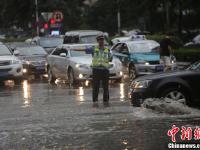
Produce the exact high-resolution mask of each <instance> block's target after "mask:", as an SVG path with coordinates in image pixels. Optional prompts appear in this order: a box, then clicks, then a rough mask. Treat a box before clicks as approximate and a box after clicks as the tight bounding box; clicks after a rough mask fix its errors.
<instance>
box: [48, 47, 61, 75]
mask: <svg viewBox="0 0 200 150" xmlns="http://www.w3.org/2000/svg"><path fill="white" fill-rule="evenodd" d="M61 52H62V51H61V48H56V49H55V50H54V52H53V53H52V54H51V56H50V59H49V61H50V67H51V70H52V73H53V75H54V76H55V77H56V78H60V77H61V76H62V75H61V68H60V66H59V65H60V54H61Z"/></svg>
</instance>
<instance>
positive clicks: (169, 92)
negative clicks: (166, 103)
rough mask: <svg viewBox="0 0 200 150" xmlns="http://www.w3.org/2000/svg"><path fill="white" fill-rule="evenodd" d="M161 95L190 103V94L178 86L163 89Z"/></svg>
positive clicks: (183, 102)
mask: <svg viewBox="0 0 200 150" xmlns="http://www.w3.org/2000/svg"><path fill="white" fill-rule="evenodd" d="M161 97H164V98H169V99H172V100H174V101H177V102H180V103H182V104H188V102H189V100H190V99H189V96H188V94H187V93H186V92H184V91H183V90H181V89H178V88H170V89H166V90H165V91H163V93H162V94H161Z"/></svg>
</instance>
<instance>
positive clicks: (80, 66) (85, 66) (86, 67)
mask: <svg viewBox="0 0 200 150" xmlns="http://www.w3.org/2000/svg"><path fill="white" fill-rule="evenodd" d="M75 67H76V68H79V69H80V68H84V69H88V66H87V65H84V64H76V66H75Z"/></svg>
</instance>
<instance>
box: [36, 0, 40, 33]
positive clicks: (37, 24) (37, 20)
mask: <svg viewBox="0 0 200 150" xmlns="http://www.w3.org/2000/svg"><path fill="white" fill-rule="evenodd" d="M35 19H36V28H37V29H36V33H37V36H39V17H38V1H37V0H35Z"/></svg>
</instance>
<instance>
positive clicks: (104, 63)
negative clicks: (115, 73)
mask: <svg viewBox="0 0 200 150" xmlns="http://www.w3.org/2000/svg"><path fill="white" fill-rule="evenodd" d="M92 67H105V68H109V49H108V48H104V50H103V52H101V51H100V49H99V48H98V47H96V48H95V49H94V53H93V60H92Z"/></svg>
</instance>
